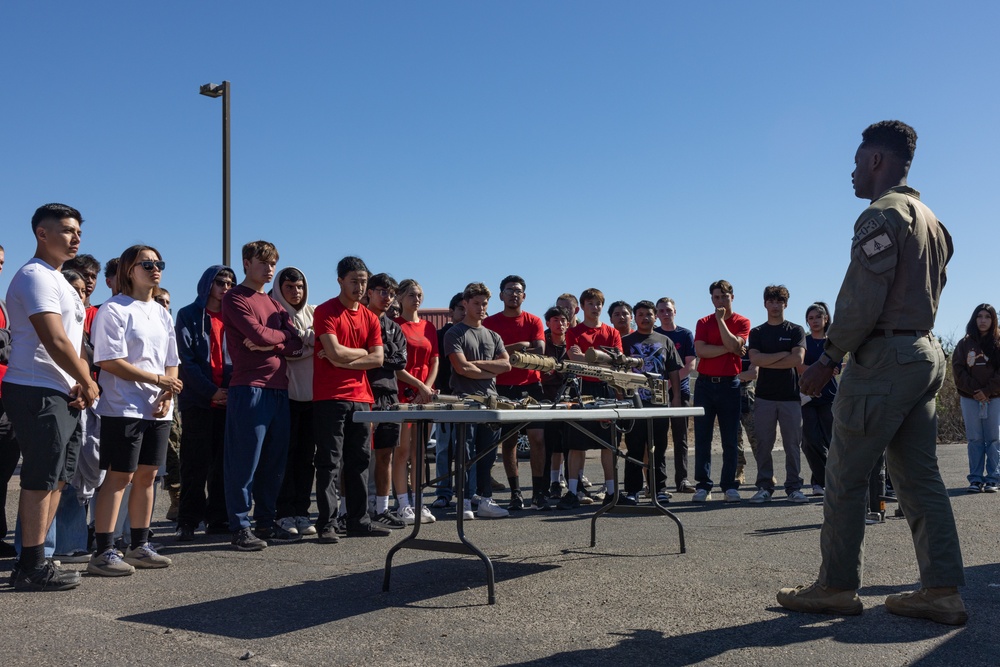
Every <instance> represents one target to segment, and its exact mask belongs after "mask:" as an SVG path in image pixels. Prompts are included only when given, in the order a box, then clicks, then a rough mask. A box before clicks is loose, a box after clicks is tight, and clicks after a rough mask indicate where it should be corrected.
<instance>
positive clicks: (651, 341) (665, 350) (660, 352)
mask: <svg viewBox="0 0 1000 667" xmlns="http://www.w3.org/2000/svg"><path fill="white" fill-rule="evenodd" d="M622 350H624V351H625V354H626V355H628V356H630V357H641V358H643V359H645V360H646V363H645V365H643V367H642V371H643V372H644V373H658V374H659V375H662V376H663V379H664V380H666V379H668V378H667V374H668V373H672V372H674V371H679V370H680V369H681V368H683V367H684V362H682V361H681V357H680V355H679V354H677V348H676V347H675V346H674V342H673V341H672V340H671V339H670V338H668V337H667V336H666V335H664V334H661V333H656V332H655V331H654V332H652V333H649V334H641V333H639V332H638V331H633V332H632V333H630V334H628V335H627V336H625V337H624V338H622ZM652 397H653V396H652V394H651V393H650V391H649V390H648V389H639V398H641V399H642V400H643V401H649V400H651V399H652Z"/></svg>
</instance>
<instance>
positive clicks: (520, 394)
mask: <svg viewBox="0 0 1000 667" xmlns="http://www.w3.org/2000/svg"><path fill="white" fill-rule="evenodd" d="M497 394H498V395H500V396H503V397H504V398H509V399H511V400H512V401H519V400H521V399H522V398H524V394H528V396H530V397H531V398H533V399H535V400H536V401H538V402H539V403H541V402H542V401H544V400H545V394H544V392H543V391H542V385H541V383H539V382H536V383H535V384H515V385H510V384H498V385H497ZM527 428H528V429H529V430H530V429H533V428H545V422H531V423H530V424H528V426H527ZM510 429H511V425H510V424H504V425H503V427H502V428H501V429H500V433H501V437H502V436H503V435H506V434H507V433H509V432H510Z"/></svg>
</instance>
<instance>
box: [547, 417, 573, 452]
mask: <svg viewBox="0 0 1000 667" xmlns="http://www.w3.org/2000/svg"><path fill="white" fill-rule="evenodd" d="M571 428H573V427H572V426H570V425H569V424H566V423H564V422H547V423H546V424H545V452H546V454H548V455H549V456H551V455H552V454H565V453H566V452H568V451H569V447H568V446H567V443H568V441H569V429H571Z"/></svg>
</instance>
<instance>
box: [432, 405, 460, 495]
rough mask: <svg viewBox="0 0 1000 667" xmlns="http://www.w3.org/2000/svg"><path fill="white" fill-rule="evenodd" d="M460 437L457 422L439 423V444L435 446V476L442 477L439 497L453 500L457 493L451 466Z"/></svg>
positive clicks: (438, 489) (438, 491)
mask: <svg viewBox="0 0 1000 667" xmlns="http://www.w3.org/2000/svg"><path fill="white" fill-rule="evenodd" d="M456 437H458V427H457V426H455V424H450V423H447V424H445V423H442V424H438V425H437V446H436V447H435V448H434V476H435V477H440V478H441V481H440V482H438V485H437V497H438V498H445V499H447V500H449V501H450V500H451V499H452V496H454V495H455V489H454V488H452V481H451V467H452V465H451V464H452V461H454V460H455V438H456Z"/></svg>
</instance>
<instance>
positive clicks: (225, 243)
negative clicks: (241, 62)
mask: <svg viewBox="0 0 1000 667" xmlns="http://www.w3.org/2000/svg"><path fill="white" fill-rule="evenodd" d="M198 92H199V93H201V94H202V95H205V96H206V97H221V98H222V263H223V264H225V265H226V266H229V246H230V240H229V96H230V85H229V82H228V81H223V82H222V84H221V85H220V84H216V83H206V84H205V85H203V86H202V87H201V88H200V89H199V90H198Z"/></svg>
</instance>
